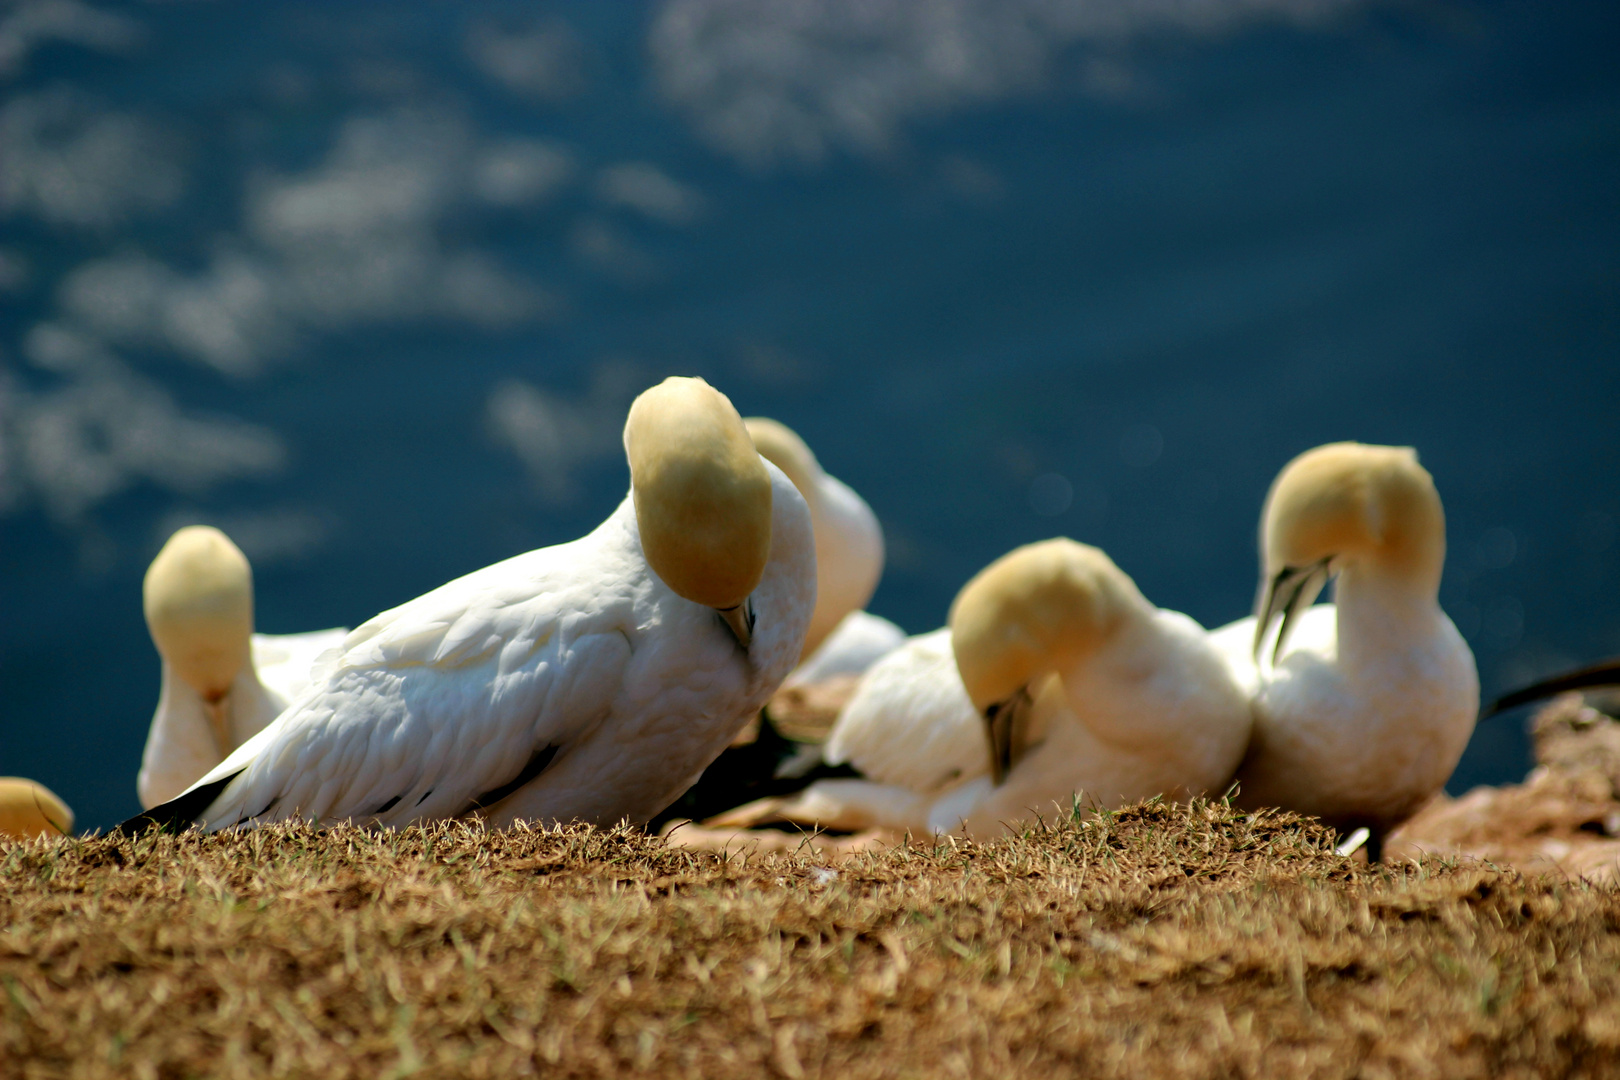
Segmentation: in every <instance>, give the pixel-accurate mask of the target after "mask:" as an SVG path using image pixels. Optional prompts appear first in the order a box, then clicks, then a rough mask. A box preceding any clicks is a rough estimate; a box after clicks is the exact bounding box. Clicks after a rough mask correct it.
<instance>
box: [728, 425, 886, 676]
mask: <svg viewBox="0 0 1620 1080" xmlns="http://www.w3.org/2000/svg"><path fill="white" fill-rule="evenodd" d="M743 423H744V424H745V425H746V426H747V428H748V434H749V436H750V437H751V438H752V439H753V440H754V446H755V447H756V448H757V449H758V450H759V453H760V456H761V457H763V458H764V459H765V460H766V461H769V462H770V463H771V464H773V465H775V466H776V467H777V468H779V469H781V470H782V472H783V473H784V474H785V475H786V476H787V478H788V479H789V480H791V481H792V482H793V486H794V487H796V488H797V489H798V490H799V494H801V495H803V496H804V501H805V503H806V504H807V505H808V506H809V507H810V524H811V527H812V529H813V530H814V531H815V535H816V610H815V614H814V615H812V616H811V619H810V629H809V630H808V631H806V632H805V635H804V655H805V656H806V657H808V656H809V655H810V654H811V653H813V652H814V651H815V650H816V649H817V647H819V646H820V645H821V643H822V642H823V641H825V640H826V639H827V636H828V635H829V634H831V633H832V632H833V630H834V629H835V628H836V627H837V626H838V624H839V623H840V622H841V621H842V620H843V618H844V617H845V616H846V615H848V614H849V613H850V612H852V611H858V610H860V609H861V608H863V607H865V606H866V602H867V601H868V600H870V599H871V598H872V593H873V592H875V591H876V590H877V583H878V578H879V577H881V576H882V574H883V529H882V527H881V526H879V525H878V520H877V515H875V514H873V513H872V508H871V507H869V506H867V505H866V501H865V500H864V499H862V498H861V497H860V496H859V495H857V494H856V493H855V492H854V491H853V490H852V489H851V488H850V487H849V485H847V484H845V483H843V482H841V481H840V480H838V479H837V478H836V477H834V476H830V475H828V474H827V473H826V472H825V471H824V470H823V469H822V467H821V464H820V462H818V461H817V460H816V456H815V454H814V453H813V452H812V451H811V450H810V447H809V446H807V445H805V442H804V440H803V439H801V438H799V436H798V435H797V434H796V433H795V432H794V431H793V429H792V428H789V427H788V426H787V425H786V424H782V423H779V422H778V421H775V420H771V419H769V418H767V417H763V416H751V417H748V418H747V419H746V420H744V421H743Z"/></svg>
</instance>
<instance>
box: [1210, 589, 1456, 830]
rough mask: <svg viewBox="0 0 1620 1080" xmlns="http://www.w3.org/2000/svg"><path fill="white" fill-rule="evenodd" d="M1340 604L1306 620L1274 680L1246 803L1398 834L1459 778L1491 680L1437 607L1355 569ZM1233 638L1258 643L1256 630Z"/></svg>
mask: <svg viewBox="0 0 1620 1080" xmlns="http://www.w3.org/2000/svg"><path fill="white" fill-rule="evenodd" d="M1335 599H1336V601H1337V603H1336V604H1318V605H1316V606H1314V607H1311V608H1308V609H1306V611H1305V612H1304V613H1303V614H1302V616H1301V618H1300V620H1299V625H1298V627H1297V628H1296V629H1295V631H1294V633H1293V634H1292V635H1290V638H1289V641H1288V644H1287V648H1286V651H1285V652H1284V653H1283V655H1282V657H1281V659H1280V660H1279V661H1278V662H1277V664H1276V665H1275V667H1274V669H1273V670H1271V671H1270V672H1269V674H1268V675H1266V676H1265V677H1264V679H1263V683H1262V686H1261V688H1260V691H1259V693H1258V695H1257V696H1256V698H1255V731H1254V737H1253V743H1252V745H1251V747H1250V749H1249V753H1248V755H1247V756H1246V758H1245V759H1244V762H1243V766H1242V768H1241V769H1240V770H1239V773H1238V779H1239V781H1240V782H1241V784H1242V791H1241V793H1240V794H1239V796H1238V800H1237V801H1238V803H1239V805H1242V806H1245V807H1256V806H1281V807H1284V808H1286V809H1289V810H1293V811H1296V812H1299V813H1303V814H1314V815H1317V816H1319V817H1321V818H1322V819H1324V820H1325V821H1327V822H1328V823H1329V824H1332V825H1335V826H1340V827H1344V828H1355V827H1357V826H1361V825H1366V826H1369V827H1373V828H1380V829H1388V828H1390V827H1393V826H1394V825H1396V824H1398V823H1400V822H1401V821H1404V820H1405V819H1406V818H1407V817H1409V816H1411V814H1412V813H1414V812H1415V811H1416V810H1417V808H1418V807H1419V806H1420V805H1422V803H1423V802H1424V801H1425V800H1426V799H1428V798H1429V797H1430V796H1431V795H1433V794H1434V792H1436V791H1438V790H1439V789H1440V788H1442V787H1443V786H1445V783H1446V781H1447V780H1448V779H1449V778H1450V777H1451V773H1452V770H1453V769H1455V768H1456V767H1457V761H1458V760H1459V759H1460V758H1461V757H1462V752H1463V750H1464V748H1465V747H1466V746H1467V745H1468V739H1469V736H1470V735H1471V734H1472V733H1473V730H1474V719H1475V717H1476V716H1477V714H1478V712H1479V675H1478V673H1477V670H1476V668H1475V666H1474V656H1473V653H1472V652H1471V651H1470V650H1469V648H1468V644H1467V642H1465V641H1464V640H1463V637H1462V635H1461V634H1460V633H1458V631H1457V628H1456V627H1455V626H1454V625H1453V624H1452V622H1451V620H1450V619H1449V618H1447V617H1446V615H1445V613H1444V612H1443V611H1441V609H1440V605H1439V604H1438V603H1437V602H1436V601H1435V600H1434V599H1433V598H1432V597H1424V596H1418V595H1413V592H1412V590H1411V589H1410V588H1408V587H1406V586H1405V585H1404V584H1403V583H1398V582H1386V581H1381V580H1379V579H1378V578H1377V577H1376V576H1375V575H1374V574H1373V573H1372V572H1370V571H1369V570H1367V569H1363V568H1347V569H1346V570H1345V571H1344V572H1343V573H1341V574H1340V576H1339V580H1338V585H1337V591H1336V594H1335ZM1245 624H1246V626H1245ZM1238 627H1245V629H1244V630H1239V629H1236V628H1238ZM1226 629H1232V630H1233V632H1234V636H1238V635H1242V634H1243V633H1245V631H1246V633H1247V635H1249V636H1250V637H1251V638H1252V635H1253V633H1254V620H1253V619H1252V618H1250V619H1244V620H1240V621H1239V622H1238V623H1235V624H1233V625H1232V627H1231V628H1223V632H1225V630H1226Z"/></svg>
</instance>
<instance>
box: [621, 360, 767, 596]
mask: <svg viewBox="0 0 1620 1080" xmlns="http://www.w3.org/2000/svg"><path fill="white" fill-rule="evenodd" d="M624 448H625V455H626V456H627V457H628V458H629V461H630V490H631V495H632V498H633V500H634V504H635V510H636V524H637V529H638V530H639V532H640V535H641V547H642V551H643V553H644V554H645V556H646V559H647V564H648V565H649V566H651V567H652V569H653V572H654V573H656V574H657V575H658V576H659V578H660V579H661V580H662V581H663V582H664V583H665V584H666V585H668V586H669V587H670V588H671V589H673V590H674V591H675V592H676V593H677V594H679V595H680V596H683V597H685V598H686V599H688V600H691V601H694V602H695V603H699V604H706V605H708V606H709V607H712V608H715V609H717V610H722V611H723V610H727V609H731V608H736V607H738V606H739V605H741V604H742V603H743V602H744V601H745V600H747V599H748V595H749V593H751V592H753V591H754V588H755V586H757V585H758V584H759V581H760V577H761V576H762V575H763V574H764V572H765V564H766V562H767V560H768V559H769V558H770V551H771V480H770V476H769V474H768V473H767V472H766V471H765V464H764V462H763V461H762V460H761V459H760V456H759V454H758V452H757V451H756V450H755V449H754V443H753V440H751V439H750V438H749V436H748V429H747V428H745V427H744V426H743V422H742V417H740V416H738V415H737V410H736V409H735V408H733V407H732V404H731V401H730V399H728V398H727V397H726V396H725V395H724V394H722V393H720V392H719V391H718V390H715V389H714V388H713V387H711V386H710V385H709V384H708V383H706V382H704V381H703V380H702V379H695V378H694V379H687V378H673V377H672V378H668V379H665V380H664V381H663V382H662V383H659V384H658V385H657V386H655V387H653V388H652V389H650V390H647V391H645V392H643V393H642V394H641V396H640V397H638V398H636V400H635V403H634V404H632V405H631V406H630V416H629V419H628V420H627V421H626V423H625V426H624Z"/></svg>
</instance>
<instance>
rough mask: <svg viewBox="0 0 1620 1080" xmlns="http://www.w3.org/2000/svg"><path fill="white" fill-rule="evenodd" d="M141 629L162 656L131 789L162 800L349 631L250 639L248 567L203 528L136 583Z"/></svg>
mask: <svg viewBox="0 0 1620 1080" xmlns="http://www.w3.org/2000/svg"><path fill="white" fill-rule="evenodd" d="M141 591H142V599H143V606H144V607H145V609H146V625H147V629H148V630H149V631H150V632H151V634H152V644H154V645H155V646H157V650H158V654H159V655H160V656H161V657H162V658H163V682H162V687H161V689H160V690H159V692H158V705H157V712H155V713H154V714H153V715H152V728H151V731H150V732H149V733H148V734H147V737H146V750H145V752H144V753H143V754H142V755H141V771H140V775H139V776H138V777H137V779H136V782H135V786H136V791H137V793H138V794H139V796H140V800H141V805H142V806H143V807H151V806H156V805H157V804H158V803H161V802H167V801H168V800H169V799H172V798H174V797H175V796H176V795H178V794H180V793H181V792H182V791H184V790H185V789H186V788H188V787H190V786H191V785H192V784H193V783H195V782H196V781H197V779H198V778H199V777H201V776H202V775H203V774H204V773H206V772H207V771H208V770H209V769H212V768H213V767H214V766H215V765H218V764H219V763H220V762H221V761H224V760H225V756H226V755H227V754H229V753H230V752H231V751H232V750H235V749H236V748H237V747H238V746H241V745H242V744H243V743H244V742H247V740H248V739H250V738H252V737H253V736H254V735H257V734H258V733H259V732H260V731H261V730H263V728H264V726H265V725H266V724H268V723H270V721H272V720H274V719H275V718H276V717H277V716H278V715H279V714H280V713H281V711H282V710H283V709H285V708H286V707H287V706H288V705H289V704H291V702H292V700H293V699H294V698H296V697H297V696H298V695H299V694H300V693H302V692H303V690H304V689H305V688H306V687H307V686H308V685H309V681H310V669H311V667H312V666H313V664H314V662H315V659H316V657H318V656H319V655H320V654H321V653H323V652H325V651H326V650H327V649H331V648H334V647H336V646H337V645H338V643H339V642H341V641H342V640H343V638H344V636H345V635H346V634H348V630H347V628H343V627H339V628H336V629H332V630H316V631H313V632H311V633H307V634H255V633H253V571H252V568H251V567H249V565H248V561H247V556H245V555H243V554H242V552H241V550H240V549H239V548H237V546H236V545H235V544H233V543H231V541H230V538H229V537H227V536H226V535H225V534H224V533H222V532H220V531H219V530H218V529H215V528H212V527H210V526H207V525H188V526H186V527H185V528H183V529H180V530H178V531H177V532H175V534H174V535H173V536H171V537H169V539H168V542H167V543H165V544H164V545H163V549H162V550H161V551H159V552H158V553H157V557H156V558H155V559H153V560H152V565H151V566H150V567H148V568H147V571H146V580H145V581H144V582H143V583H142V589H141Z"/></svg>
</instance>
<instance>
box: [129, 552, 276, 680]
mask: <svg viewBox="0 0 1620 1080" xmlns="http://www.w3.org/2000/svg"><path fill="white" fill-rule="evenodd" d="M141 593H142V599H143V601H144V606H145V608H146V626H147V629H148V630H150V631H151V633H152V643H153V644H154V645H156V646H157V650H158V652H159V653H161V654H162V656H163V659H165V660H167V661H168V662H169V665H170V666H171V667H172V668H173V669H174V673H175V674H176V675H178V676H179V677H180V678H181V679H183V680H185V682H187V683H189V684H190V685H191V687H192V688H193V689H195V690H196V691H197V693H198V694H200V695H202V698H203V700H204V701H207V702H210V703H212V702H217V701H219V700H220V699H221V698H222V697H224V696H225V694H226V692H228V691H229V690H230V688H231V683H232V682H233V681H234V680H235V679H236V676H237V675H238V674H239V673H240V672H241V670H242V668H243V667H244V666H245V665H246V664H247V663H248V659H249V655H250V650H251V648H252V643H251V639H252V636H253V570H252V568H251V567H249V566H248V561H247V556H245V555H243V554H242V552H241V549H240V548H238V547H237V546H236V545H235V544H233V543H231V541H230V538H229V537H227V536H226V535H225V534H224V533H222V532H220V531H219V530H218V529H215V528H212V527H210V526H208V525H188V526H186V527H185V528H183V529H181V530H179V531H178V532H176V533H175V534H174V535H173V536H171V537H169V542H168V543H166V544H164V545H163V550H161V551H159V552H158V553H157V558H155V559H153V560H152V565H151V566H150V567H148V568H147V571H146V580H145V581H144V582H143V583H142V586H141Z"/></svg>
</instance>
